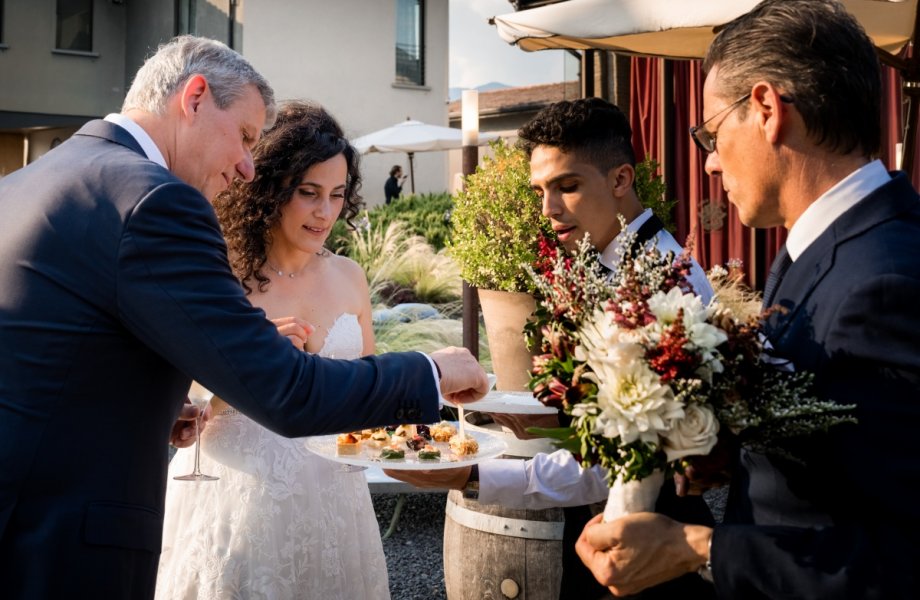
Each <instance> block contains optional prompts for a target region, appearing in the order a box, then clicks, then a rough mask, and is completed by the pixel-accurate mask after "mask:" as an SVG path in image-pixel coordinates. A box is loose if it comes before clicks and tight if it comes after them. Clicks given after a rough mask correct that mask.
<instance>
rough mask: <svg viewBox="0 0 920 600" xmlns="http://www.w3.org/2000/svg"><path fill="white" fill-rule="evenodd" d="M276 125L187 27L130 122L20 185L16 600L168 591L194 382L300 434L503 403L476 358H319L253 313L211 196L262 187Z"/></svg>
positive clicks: (233, 62) (0, 470)
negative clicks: (168, 554) (260, 153)
mask: <svg viewBox="0 0 920 600" xmlns="http://www.w3.org/2000/svg"><path fill="white" fill-rule="evenodd" d="M274 117H275V101H274V94H273V91H272V89H271V86H269V84H268V83H267V82H266V81H265V79H264V78H263V77H262V76H261V75H260V74H259V73H258V72H256V71H255V70H254V69H253V67H252V66H251V65H250V64H249V63H248V62H247V61H246V60H245V59H244V58H243V57H242V56H240V55H239V54H237V53H236V52H234V51H233V50H232V49H230V48H228V47H227V46H225V45H224V44H221V43H219V42H215V41H213V40H208V39H206V38H200V37H195V36H182V37H179V38H176V39H175V40H173V41H171V42H170V43H168V44H165V45H163V46H162V47H160V48H159V49H158V50H157V52H156V53H155V54H153V55H152V56H151V57H150V58H149V59H148V60H147V61H146V62H145V63H144V65H143V66H142V67H141V69H140V70H139V71H138V73H137V75H136V76H135V78H134V81H133V83H132V84H131V88H130V89H129V91H128V93H127V96H126V97H125V102H124V105H123V107H122V112H121V113H119V114H112V115H108V116H107V117H106V118H105V119H100V120H95V121H90V122H89V123H87V124H86V125H84V126H83V127H82V128H81V129H80V130H79V131H78V132H77V133H76V134H74V135H73V136H72V137H71V138H70V139H68V140H67V141H66V142H64V143H63V144H61V145H60V146H58V147H57V148H55V149H54V150H51V151H49V152H47V153H46V154H45V155H44V156H43V157H42V159H41V160H38V161H35V162H33V163H32V164H30V165H28V166H26V167H24V168H22V169H19V170H17V171H15V172H13V173H11V174H9V175H7V176H6V177H4V178H3V180H2V181H0V222H2V223H4V227H5V229H4V235H3V236H0V339H2V340H3V343H2V344H0V580H2V581H3V594H2V595H3V597H4V599H10V600H17V599H28V600H35V599H39V598H90V597H91V598H106V599H108V600H112V599H126V600H127V599H131V600H136V599H142V598H152V597H153V594H154V589H155V580H156V573H157V564H158V562H159V553H160V548H161V543H162V528H163V517H162V515H163V513H164V495H165V488H166V469H167V460H168V453H167V451H166V448H165V446H166V444H167V442H168V441H169V439H170V436H171V435H172V436H173V439H177V438H176V430H175V429H174V427H175V426H176V420H177V417H178V416H179V414H180V411H181V410H182V407H183V404H184V402H185V401H186V399H187V392H188V390H189V386H190V383H191V381H192V380H193V379H194V380H197V381H198V382H199V383H201V384H202V385H204V386H205V387H207V388H208V389H210V390H211V391H213V392H215V393H216V394H217V395H219V396H220V397H221V398H223V399H224V400H226V401H227V402H228V403H230V404H231V405H232V406H233V407H234V408H236V409H238V410H240V411H241V412H242V413H243V414H245V415H246V416H248V417H250V418H252V419H253V420H254V421H256V422H258V423H259V424H261V425H262V426H264V427H267V428H270V429H272V430H273V431H275V432H276V433H279V434H281V435H285V436H291V437H293V436H304V435H316V434H322V433H335V432H339V431H348V430H355V429H361V428H364V427H372V426H382V425H386V424H391V423H399V422H402V423H418V422H431V421H435V420H437V418H438V410H439V392H441V393H443V394H444V395H445V396H447V397H448V398H450V397H451V396H456V397H457V398H458V399H459V400H461V401H469V400H472V399H475V398H478V397H481V396H482V395H484V394H485V392H486V389H487V387H488V382H487V379H486V376H485V373H484V372H483V371H482V368H481V367H480V366H479V365H478V363H476V361H475V360H474V359H473V358H472V356H471V355H470V354H469V353H468V352H466V351H465V350H461V349H445V350H439V351H437V352H434V353H432V354H431V355H430V356H425V355H423V354H421V353H418V352H409V353H401V354H390V355H380V356H376V357H365V358H362V359H359V360H352V361H346V360H331V359H328V358H321V357H317V356H315V355H312V354H308V353H305V352H303V351H301V350H298V349H297V348H294V347H293V346H292V344H291V342H290V341H289V340H288V339H287V338H286V337H285V335H279V332H278V329H277V328H276V325H275V324H273V323H272V322H271V321H269V320H268V319H266V318H265V313H264V311H262V310H261V309H258V308H255V307H253V306H252V304H251V303H250V302H249V300H248V299H247V298H246V296H245V295H244V293H243V290H242V288H241V287H240V284H239V281H238V280H237V278H236V277H234V275H233V272H232V270H231V268H230V264H229V262H228V260H227V253H226V245H225V243H224V239H223V236H222V235H221V232H220V228H219V226H218V223H217V218H216V217H215V214H214V209H213V208H212V207H211V204H210V199H212V198H213V197H214V196H215V195H216V194H218V193H220V192H222V191H224V190H225V189H227V187H229V186H230V184H231V183H232V182H233V180H235V179H242V180H244V181H248V180H251V179H252V178H253V163H252V155H251V151H252V148H253V146H254V145H255V144H256V142H258V140H259V137H260V136H261V134H262V130H263V129H264V128H265V127H266V126H268V125H270V124H271V123H272V121H273V120H274ZM286 326H292V327H293V328H294V329H297V330H299V332H300V335H301V336H304V337H305V336H306V333H307V330H308V323H307V322H306V321H304V320H302V319H300V320H296V321H293V322H292V323H289V324H287V325H286ZM291 335H294V336H295V337H296V335H297V333H296V331H295V332H294V333H292V334H291ZM438 370H439V371H440V375H439V374H438V373H437V371H438ZM190 412H191V415H186V416H194V414H196V413H197V411H194V410H193V411H190ZM192 427H194V425H192ZM180 437H181V435H180ZM192 485H195V484H192ZM197 485H207V484H206V483H199V484H197Z"/></svg>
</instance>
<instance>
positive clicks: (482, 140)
mask: <svg viewBox="0 0 920 600" xmlns="http://www.w3.org/2000/svg"><path fill="white" fill-rule="evenodd" d="M497 138H498V136H497V135H495V134H493V133H482V132H480V134H479V145H480V146H482V145H484V144H487V143H488V142H490V141H492V140H495V139H497ZM351 143H352V145H353V146H354V147H355V148H357V149H358V152H360V153H361V154H367V153H368V152H405V153H406V154H407V155H408V157H409V181H410V184H411V186H412V192H413V193H415V172H414V170H413V163H412V159H413V158H414V156H415V153H416V152H431V151H434V150H453V149H455V148H462V147H463V132H462V131H460V130H459V129H455V128H453V127H444V126H441V125H429V124H427V123H422V122H421V121H413V120H411V119H409V120H406V121H403V122H402V123H397V124H396V125H393V126H391V127H387V128H386V129H381V130H379V131H375V132H373V133H369V134H367V135H364V136H361V137H359V138H357V139H355V140H352V142H351Z"/></svg>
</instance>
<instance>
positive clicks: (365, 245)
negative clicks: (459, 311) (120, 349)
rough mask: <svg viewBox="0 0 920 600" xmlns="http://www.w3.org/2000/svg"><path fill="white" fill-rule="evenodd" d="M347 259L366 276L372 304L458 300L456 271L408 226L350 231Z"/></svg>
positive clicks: (395, 223) (395, 222)
mask: <svg viewBox="0 0 920 600" xmlns="http://www.w3.org/2000/svg"><path fill="white" fill-rule="evenodd" d="M350 235H351V241H350V243H349V244H348V247H347V248H348V251H347V254H348V256H349V257H350V258H351V259H352V260H354V261H355V262H357V263H358V264H359V265H361V268H363V269H364V272H365V273H366V274H367V279H368V285H369V287H370V292H371V299H372V301H374V302H384V303H388V304H395V303H398V302H425V303H434V304H438V303H444V302H451V301H455V300H457V299H459V298H460V293H461V290H460V272H459V270H458V268H457V265H456V263H455V262H454V261H452V260H451V259H450V258H449V257H448V256H447V254H446V253H445V252H444V251H443V250H441V251H440V252H435V251H434V249H433V248H432V247H431V246H430V245H428V243H427V242H426V241H425V239H424V238H422V237H420V236H418V235H413V234H412V233H411V232H410V231H409V228H408V226H407V225H406V224H405V223H402V222H400V221H392V222H390V223H389V224H388V225H386V227H385V228H384V226H383V225H382V224H381V225H377V226H373V227H368V228H364V229H361V230H359V231H353V232H351V234H350Z"/></svg>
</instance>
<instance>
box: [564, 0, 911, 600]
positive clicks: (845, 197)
mask: <svg viewBox="0 0 920 600" xmlns="http://www.w3.org/2000/svg"><path fill="white" fill-rule="evenodd" d="M703 67H704V70H705V72H706V80H705V84H704V87H703V117H704V118H703V122H702V123H701V124H700V125H698V126H697V127H695V128H693V130H692V131H691V133H692V136H693V139H694V140H695V141H696V143H697V144H698V145H699V146H700V148H701V149H702V150H703V151H705V152H707V153H708V154H707V156H706V171H707V172H708V173H709V174H711V175H716V174H718V175H721V177H722V184H723V186H724V187H725V189H726V191H727V192H728V197H729V199H730V200H731V202H732V203H733V204H734V205H735V206H736V207H737V208H738V215H739V217H740V219H741V221H742V222H743V223H744V224H746V225H749V226H751V227H777V226H783V227H785V228H786V229H787V230H788V235H787V238H786V244H785V247H784V248H782V249H781V250H780V252H779V254H778V256H777V257H776V261H775V262H774V264H773V268H772V270H771V274H770V278H769V279H768V282H767V287H766V290H765V297H764V306H776V305H778V306H779V307H781V308H782V309H783V310H781V311H774V312H773V313H772V314H771V315H770V316H769V317H768V319H767V321H766V324H765V325H766V331H765V333H766V335H767V338H768V340H769V342H770V343H771V344H772V346H773V350H772V352H771V354H772V355H774V356H775V357H776V358H777V359H781V360H784V361H787V362H788V363H789V364H791V365H792V366H793V367H794V368H795V369H797V370H801V371H806V372H810V373H812V374H814V383H815V392H816V394H817V395H818V397H819V398H821V399H824V400H832V401H835V402H838V403H841V404H844V405H855V406H856V408H855V412H854V416H855V417H856V419H857V423H856V424H847V425H839V426H835V427H832V428H830V429H829V430H828V432H827V433H825V434H821V435H811V436H808V437H805V438H802V439H799V440H796V441H795V442H794V443H791V444H790V445H789V446H788V448H787V450H788V453H787V454H785V455H779V454H762V453H758V452H753V451H747V450H742V451H740V452H739V453H738V454H737V462H736V464H735V471H734V473H733V476H732V479H731V488H730V491H729V498H728V504H727V507H726V512H725V519H724V522H723V523H721V524H720V525H717V526H716V527H714V528H711V527H705V526H698V525H690V524H686V523H681V522H679V521H675V520H674V519H670V518H668V517H666V516H663V515H659V514H653V513H640V514H636V515H630V516H626V517H623V518H621V519H618V520H615V521H613V522H610V523H591V524H589V525H588V526H587V527H586V528H585V530H584V533H583V535H582V536H581V538H580V539H579V542H578V551H579V554H580V555H581V557H582V559H583V560H584V561H585V563H586V564H587V565H589V566H590V567H591V569H592V571H593V572H594V574H595V576H596V577H597V578H598V580H599V581H600V582H601V583H603V584H605V585H608V586H610V589H611V590H612V591H614V592H615V593H617V594H620V595H628V594H633V593H636V592H638V591H639V590H641V589H643V588H644V587H646V586H649V585H654V584H656V583H659V582H662V581H666V580H668V579H671V578H673V577H677V576H680V575H684V574H686V573H692V572H695V571H699V573H700V574H701V575H702V576H704V577H706V578H710V579H711V580H712V581H713V582H714V585H715V591H716V593H717V595H718V597H719V598H745V599H767V598H770V599H772V598H821V599H822V600H827V599H831V598H860V599H876V598H884V599H888V600H890V599H893V598H916V597H917V589H918V587H920V574H918V570H917V558H918V557H920V503H918V502H917V500H916V490H917V489H918V488H920V461H918V459H917V450H916V447H915V442H916V426H915V422H916V417H917V415H918V407H920V404H918V392H920V352H918V347H917V340H918V339H920V316H918V314H917V301H918V298H920V262H918V260H917V257H918V256H920V197H918V195H917V191H916V190H915V189H914V187H913V186H912V185H911V183H910V181H909V180H908V178H907V176H906V174H904V173H889V172H887V170H886V169H885V167H884V165H883V164H882V163H881V161H879V160H878V159H876V158H875V157H876V156H877V155H878V152H879V146H880V141H881V127H880V122H881V114H880V112H881V97H882V89H881V72H880V67H879V61H878V56H877V54H876V51H875V47H874V46H873V44H872V41H871V40H870V39H869V37H868V36H867V35H866V33H865V31H864V30H863V28H862V27H861V26H860V24H859V23H858V22H857V21H856V19H855V18H854V17H853V16H852V15H850V14H849V13H847V12H846V9H845V8H844V6H843V4H841V3H840V2H837V1H835V0H766V1H764V2H761V3H760V4H758V5H757V6H756V7H754V8H753V10H751V11H750V12H749V13H747V14H745V15H742V16H740V17H738V18H737V19H735V20H734V21H732V22H730V23H728V24H727V25H725V26H724V27H723V28H722V29H721V31H720V32H719V33H718V35H717V36H716V38H715V40H714V41H713V43H712V45H711V46H710V48H709V50H708V53H707V55H706V58H705V61H704V63H703Z"/></svg>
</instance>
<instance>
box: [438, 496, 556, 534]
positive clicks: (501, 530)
mask: <svg viewBox="0 0 920 600" xmlns="http://www.w3.org/2000/svg"><path fill="white" fill-rule="evenodd" d="M444 512H445V514H446V515H447V516H448V517H449V518H450V519H451V520H453V521H454V522H455V523H457V524H458V525H462V526H463V527H466V528H468V529H474V530H476V531H484V532H486V533H492V534H495V535H506V536H510V537H518V538H525V539H531V540H561V539H562V529H563V526H564V524H563V523H560V522H557V521H528V520H525V519H509V518H507V517H499V516H496V515H486V514H483V513H479V512H476V511H473V510H470V509H468V508H464V507H463V506H460V505H459V504H457V503H455V502H454V501H453V500H451V499H450V498H448V499H447V509H446V510H445V511H444Z"/></svg>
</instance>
